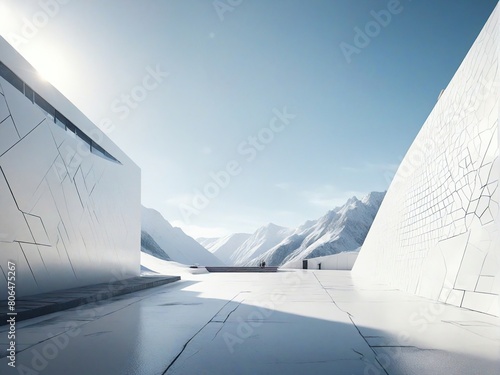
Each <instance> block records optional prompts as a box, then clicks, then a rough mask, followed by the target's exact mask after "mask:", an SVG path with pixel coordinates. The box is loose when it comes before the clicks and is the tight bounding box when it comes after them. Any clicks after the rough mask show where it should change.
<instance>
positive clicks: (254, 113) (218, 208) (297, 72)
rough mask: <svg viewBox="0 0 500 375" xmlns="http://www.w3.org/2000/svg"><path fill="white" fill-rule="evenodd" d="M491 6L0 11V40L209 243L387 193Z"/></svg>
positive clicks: (204, 4)
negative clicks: (103, 134) (105, 127)
mask: <svg viewBox="0 0 500 375" xmlns="http://www.w3.org/2000/svg"><path fill="white" fill-rule="evenodd" d="M496 3H497V1H496V0H454V1H452V0H419V1H411V0H401V1H396V0H391V1H386V0H380V1H379V0H369V1H357V0H331V1H319V0H316V1H310V0H308V1H306V0H301V1H299V0H272V1H271V0H243V1H241V0H221V1H213V0H198V1H195V0H182V1H181V0H177V1H169V0H164V1H160V0H156V1H153V0H141V1H139V0H85V1H84V0H64V1H63V0H59V1H57V0H40V1H38V0H37V1H14V0H0V34H1V35H2V36H3V37H4V38H6V39H7V40H9V41H10V42H11V43H12V44H14V45H15V47H16V48H17V50H18V51H19V52H20V53H21V54H22V55H24V56H25V58H26V59H27V60H28V61H30V62H31V63H32V64H33V65H34V66H35V68H37V70H38V71H39V72H40V73H41V74H42V75H43V76H45V77H46V78H47V79H48V80H49V81H50V82H51V83H52V84H53V85H54V86H56V87H57V88H58V89H59V90H60V91H61V92H62V93H63V94H64V95H65V96H66V97H68V99H69V100H71V101H72V102H73V103H74V104H75V105H76V106H77V107H79V108H80V109H81V110H82V112H83V113H85V114H86V115H87V116H88V117H89V118H90V119H91V120H92V121H94V122H95V123H96V124H98V125H101V124H103V121H107V122H108V124H109V122H111V123H112V127H111V130H110V131H109V132H108V135H109V137H110V138H111V139H112V140H113V141H114V142H115V143H117V144H118V145H119V146H120V147H121V148H122V149H123V150H124V151H125V152H126V153H127V154H128V155H129V156H130V157H131V158H132V159H133V160H134V161H135V162H136V163H137V164H138V165H139V166H140V167H141V169H142V202H143V204H144V205H145V206H148V207H153V208H155V209H157V210H158V211H160V212H161V213H162V214H163V215H164V216H165V218H166V219H167V220H169V221H170V222H171V223H172V224H173V225H176V226H180V227H182V228H183V229H184V230H185V231H186V232H187V233H188V234H190V235H193V236H195V237H197V236H208V237H210V236H219V235H223V234H227V233H231V232H253V231H254V230H255V229H257V227H259V226H261V225H264V224H267V223H268V222H274V223H276V224H278V225H283V226H297V225H299V224H301V223H302V222H304V221H305V220H307V219H315V218H318V217H319V216H321V215H323V214H324V213H326V211H328V210H330V209H333V208H334V207H335V206H337V205H340V204H342V203H343V202H344V201H345V200H346V199H347V198H349V197H351V196H352V195H357V196H358V197H359V198H361V196H362V195H364V194H366V193H368V192H370V191H383V190H386V189H387V188H388V186H389V183H390V181H391V178H392V176H393V174H394V172H395V170H396V168H397V166H398V165H399V163H400V161H401V160H402V158H403V157H404V155H405V153H406V151H407V149H408V147H409V146H410V144H411V142H412V141H413V139H414V138H415V136H416V134H417V133H418V131H419V129H420V127H421V126H422V124H423V122H424V121H425V119H426V118H427V116H428V114H429V113H430V111H431V110H432V108H433V106H434V104H435V103H436V100H437V97H438V95H439V93H440V91H441V90H442V89H443V88H445V87H446V85H447V84H448V82H449V81H450V79H451V78H452V76H453V74H454V72H455V71H456V69H457V68H458V66H459V65H460V63H461V62H462V60H463V58H464V57H465V55H466V53H467V51H468V50H469V48H470V47H471V45H472V43H473V42H474V40H475V38H476V37H477V35H478V34H479V32H480V30H481V28H482V26H483V25H484V23H485V22H486V20H487V18H488V16H489V15H490V13H491V12H492V10H493V8H494V7H495V5H496ZM359 30H361V31H362V32H363V34H364V35H365V36H362V35H360V32H359ZM346 51H348V52H346ZM346 57H347V58H346ZM277 113H278V114H279V115H277ZM215 175H217V176H218V177H214V176H215ZM201 195H203V197H202V196H201ZM193 199H194V202H193Z"/></svg>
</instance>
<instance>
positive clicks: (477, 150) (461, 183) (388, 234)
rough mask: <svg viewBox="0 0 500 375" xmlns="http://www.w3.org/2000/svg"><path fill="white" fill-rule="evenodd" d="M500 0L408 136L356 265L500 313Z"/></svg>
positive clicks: (407, 286)
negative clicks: (429, 109)
mask: <svg viewBox="0 0 500 375" xmlns="http://www.w3.org/2000/svg"><path fill="white" fill-rule="evenodd" d="M498 55H499V9H498V5H497V7H496V8H495V10H494V11H493V13H492V15H491V16H490V18H489V20H488V21H487V23H486V25H485V26H484V28H483V30H482V31H481V33H480V35H479V36H478V38H477V39H476V41H475V43H474V45H473V46H472V47H471V49H470V51H469V53H468V54H467V56H466V57H465V59H464V61H463V62H462V64H461V65H460V67H459V69H458V70H457V72H456V74H455V75H454V77H453V79H452V80H451V82H450V83H449V85H448V87H447V88H446V89H445V90H444V92H443V93H442V94H441V95H440V98H439V100H438V102H437V104H436V106H435V107H434V109H433V110H432V112H431V114H430V115H429V117H428V118H427V120H426V122H425V123H424V125H423V127H422V129H421V131H420V133H419V134H418V136H417V138H416V139H415V141H414V143H413V144H412V145H411V147H410V149H409V151H408V153H407V154H406V156H405V158H404V160H403V162H402V163H401V165H400V167H399V169H398V172H397V174H396V176H395V178H394V180H393V182H392V184H391V186H390V188H389V190H388V192H387V195H386V197H385V200H384V202H383V203H382V206H381V208H380V210H379V212H378V215H377V217H376V218H375V221H374V223H373V225H372V227H371V230H370V232H369V234H368V236H367V238H366V241H365V243H364V245H363V247H362V249H361V252H360V254H359V256H358V259H357V261H356V263H355V265H354V268H353V271H352V272H353V275H355V276H363V277H368V278H370V279H371V280H373V281H376V282H383V283H389V284H391V285H393V286H395V287H397V288H399V289H402V290H405V291H409V292H413V293H415V294H417V295H421V296H425V297H428V298H431V299H435V300H439V301H442V302H446V303H450V304H454V305H457V306H462V307H464V308H468V309H472V310H477V311H481V312H485V313H488V314H492V315H496V316H498V315H500V309H499V293H500V218H499V203H500V188H499V186H498V185H499V178H500V160H499V133H500V132H499V122H498V117H499V99H500V76H499V73H498Z"/></svg>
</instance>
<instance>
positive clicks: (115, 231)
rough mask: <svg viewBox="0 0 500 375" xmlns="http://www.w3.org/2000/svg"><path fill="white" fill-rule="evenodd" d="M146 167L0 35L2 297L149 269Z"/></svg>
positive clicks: (0, 298) (115, 277)
mask: <svg viewBox="0 0 500 375" xmlns="http://www.w3.org/2000/svg"><path fill="white" fill-rule="evenodd" d="M140 208H141V205H140V169H139V168H138V167H137V166H136V165H135V164H134V163H133V162H132V161H131V160H130V159H129V158H128V157H127V156H126V155H125V154H124V153H123V152H122V151H121V150H120V149H119V148H118V147H117V146H116V145H114V144H113V143H112V142H111V141H110V140H109V138H108V137H107V136H105V135H104V134H103V133H102V132H101V131H100V130H99V129H98V128H97V127H96V126H95V125H94V124H93V123H92V122H90V120H88V119H87V118H86V117H85V116H84V115H83V114H82V113H81V112H80V111H79V110H78V109H77V108H76V107H75V106H73V105H72V104H71V103H70V102H69V101H68V100H67V99H66V98H64V97H63V96H62V95H61V94H60V93H59V92H58V91H57V90H56V89H54V88H53V87H52V86H51V85H50V84H48V83H47V82H45V81H43V80H41V79H40V78H39V76H38V74H37V72H36V71H35V70H34V69H33V67H32V66H31V65H29V64H28V63H27V62H26V61H25V60H24V59H23V58H22V57H21V56H20V55H19V54H18V53H17V52H16V51H15V50H14V49H13V48H12V47H11V46H10V45H9V44H8V43H7V42H6V41H5V40H4V39H2V38H0V270H1V272H2V273H1V274H0V300H3V299H6V298H7V277H8V262H9V261H13V262H14V263H15V264H16V295H17V296H18V297H19V296H25V295H31V294H36V293H41V292H48V291H53V290H57V289H66V288H71V287H76V286H82V285H88V284H94V283H99V282H108V281H112V280H117V279H124V278H127V277H131V276H136V275H138V274H139V272H140V233H141V229H140V225H141V219H140V215H141V214H140Z"/></svg>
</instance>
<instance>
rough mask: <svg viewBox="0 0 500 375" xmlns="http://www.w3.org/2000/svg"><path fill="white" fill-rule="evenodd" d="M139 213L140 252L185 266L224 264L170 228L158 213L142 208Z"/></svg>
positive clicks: (176, 230)
mask: <svg viewBox="0 0 500 375" xmlns="http://www.w3.org/2000/svg"><path fill="white" fill-rule="evenodd" d="M141 213H142V222H141V225H142V231H141V250H142V251H143V252H145V253H147V254H150V255H153V256H155V257H157V258H160V259H164V260H173V261H175V262H178V263H183V264H187V265H192V264H200V265H203V266H221V265H224V262H222V261H221V260H220V259H219V258H218V257H217V256H215V255H214V254H212V253H211V252H209V251H208V250H207V249H205V248H204V247H203V246H202V245H200V244H199V243H198V242H196V241H195V240H194V239H193V238H191V237H189V236H188V235H187V234H185V233H184V232H183V231H182V229H180V228H175V227H172V225H170V223H169V222H168V221H167V220H165V218H164V217H163V216H162V215H161V214H160V213H159V212H158V211H156V210H154V209H151V208H146V207H144V206H143V207H142V211H141ZM162 252H163V253H164V254H165V255H163V254H162Z"/></svg>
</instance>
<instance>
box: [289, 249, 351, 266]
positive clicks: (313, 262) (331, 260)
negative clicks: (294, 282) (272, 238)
mask: <svg viewBox="0 0 500 375" xmlns="http://www.w3.org/2000/svg"><path fill="white" fill-rule="evenodd" d="M357 257H358V252H357V251H348V252H344V253H339V254H333V255H326V256H324V257H317V258H311V259H308V260H307V268H308V269H310V270H317V269H319V264H320V263H321V269H322V270H351V269H352V267H353V265H354V262H355V261H356V258H357ZM280 268H285V269H302V260H301V259H300V260H293V261H291V262H288V263H286V264H284V265H283V266H281V267H280Z"/></svg>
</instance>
